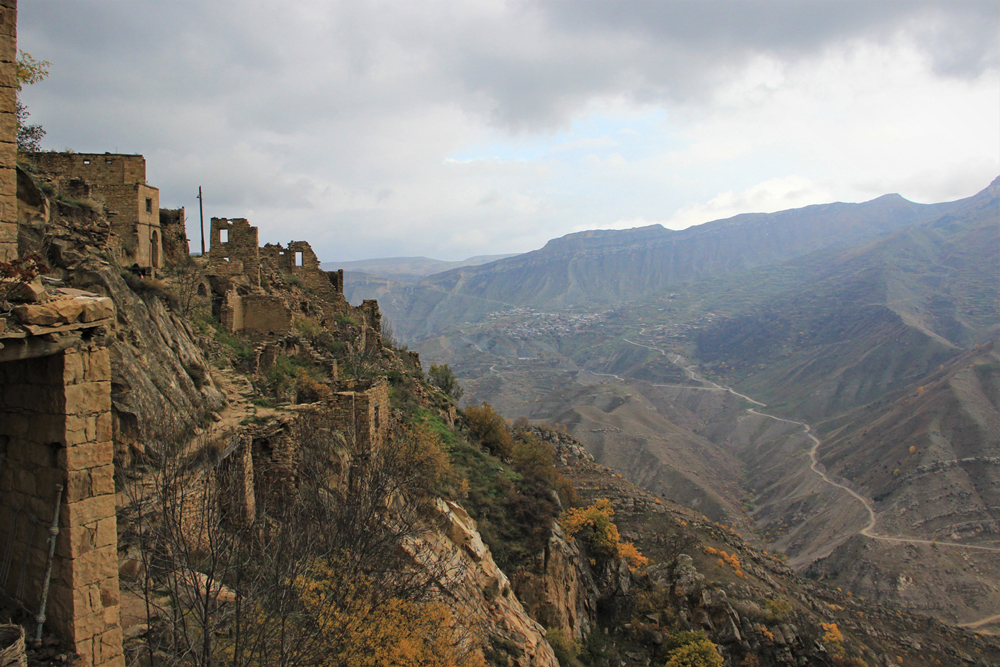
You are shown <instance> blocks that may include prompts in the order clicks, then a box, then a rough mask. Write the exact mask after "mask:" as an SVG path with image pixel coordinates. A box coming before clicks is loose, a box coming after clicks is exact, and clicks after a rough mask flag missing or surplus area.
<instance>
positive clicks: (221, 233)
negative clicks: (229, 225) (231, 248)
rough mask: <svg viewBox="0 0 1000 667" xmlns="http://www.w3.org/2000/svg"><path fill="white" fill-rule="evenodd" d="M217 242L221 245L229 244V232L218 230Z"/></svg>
mask: <svg viewBox="0 0 1000 667" xmlns="http://www.w3.org/2000/svg"><path fill="white" fill-rule="evenodd" d="M219 240H220V241H221V242H223V243H229V230H228V229H220V230H219Z"/></svg>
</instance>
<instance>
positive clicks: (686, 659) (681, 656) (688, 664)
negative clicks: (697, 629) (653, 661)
mask: <svg viewBox="0 0 1000 667" xmlns="http://www.w3.org/2000/svg"><path fill="white" fill-rule="evenodd" d="M722 665H723V660H722V656H721V655H719V652H718V651H717V650H716V646H715V644H713V643H712V642H710V641H709V640H707V639H699V640H697V641H693V642H691V643H689V644H684V645H683V646H681V647H680V648H677V649H674V650H673V651H671V652H670V659H669V660H667V664H666V665H665V666H664V667H722Z"/></svg>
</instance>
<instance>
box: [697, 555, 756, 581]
mask: <svg viewBox="0 0 1000 667" xmlns="http://www.w3.org/2000/svg"><path fill="white" fill-rule="evenodd" d="M702 551H704V552H705V553H706V554H708V555H709V556H718V557H719V561H718V564H719V567H722V566H724V565H729V567H731V568H733V572H734V573H735V574H736V576H737V577H741V578H745V576H746V575H744V574H743V570H742V569H740V559H739V556H737V555H736V554H729V553H727V552H725V551H723V550H722V549H715V548H714V547H704V548H703V549H702Z"/></svg>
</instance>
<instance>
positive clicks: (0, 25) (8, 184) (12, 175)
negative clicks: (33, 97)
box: [0, 0, 17, 262]
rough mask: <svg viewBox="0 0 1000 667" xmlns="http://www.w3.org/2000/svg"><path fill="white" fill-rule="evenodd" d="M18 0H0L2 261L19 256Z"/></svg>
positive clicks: (0, 209) (0, 260)
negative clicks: (17, 166) (17, 169)
mask: <svg viewBox="0 0 1000 667" xmlns="http://www.w3.org/2000/svg"><path fill="white" fill-rule="evenodd" d="M16 63H17V0H0V262H9V261H10V260H12V259H14V258H15V257H17V172H16V170H15V167H16V165H17V116H16V108H17V64H16Z"/></svg>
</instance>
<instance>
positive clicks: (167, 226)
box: [160, 206, 191, 266]
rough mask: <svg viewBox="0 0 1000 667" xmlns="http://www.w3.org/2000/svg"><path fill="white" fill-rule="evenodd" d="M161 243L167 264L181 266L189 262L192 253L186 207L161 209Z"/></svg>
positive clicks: (164, 261)
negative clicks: (185, 214)
mask: <svg viewBox="0 0 1000 667" xmlns="http://www.w3.org/2000/svg"><path fill="white" fill-rule="evenodd" d="M160 233H161V234H162V235H163V237H162V238H161V239H160V245H161V246H162V247H163V263H164V265H167V266H179V265H181V264H184V263H185V262H187V260H188V257H190V255H191V246H190V245H189V244H188V237H187V220H186V219H185V217H184V207H183V206H181V207H180V208H176V209H170V208H161V209H160Z"/></svg>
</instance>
